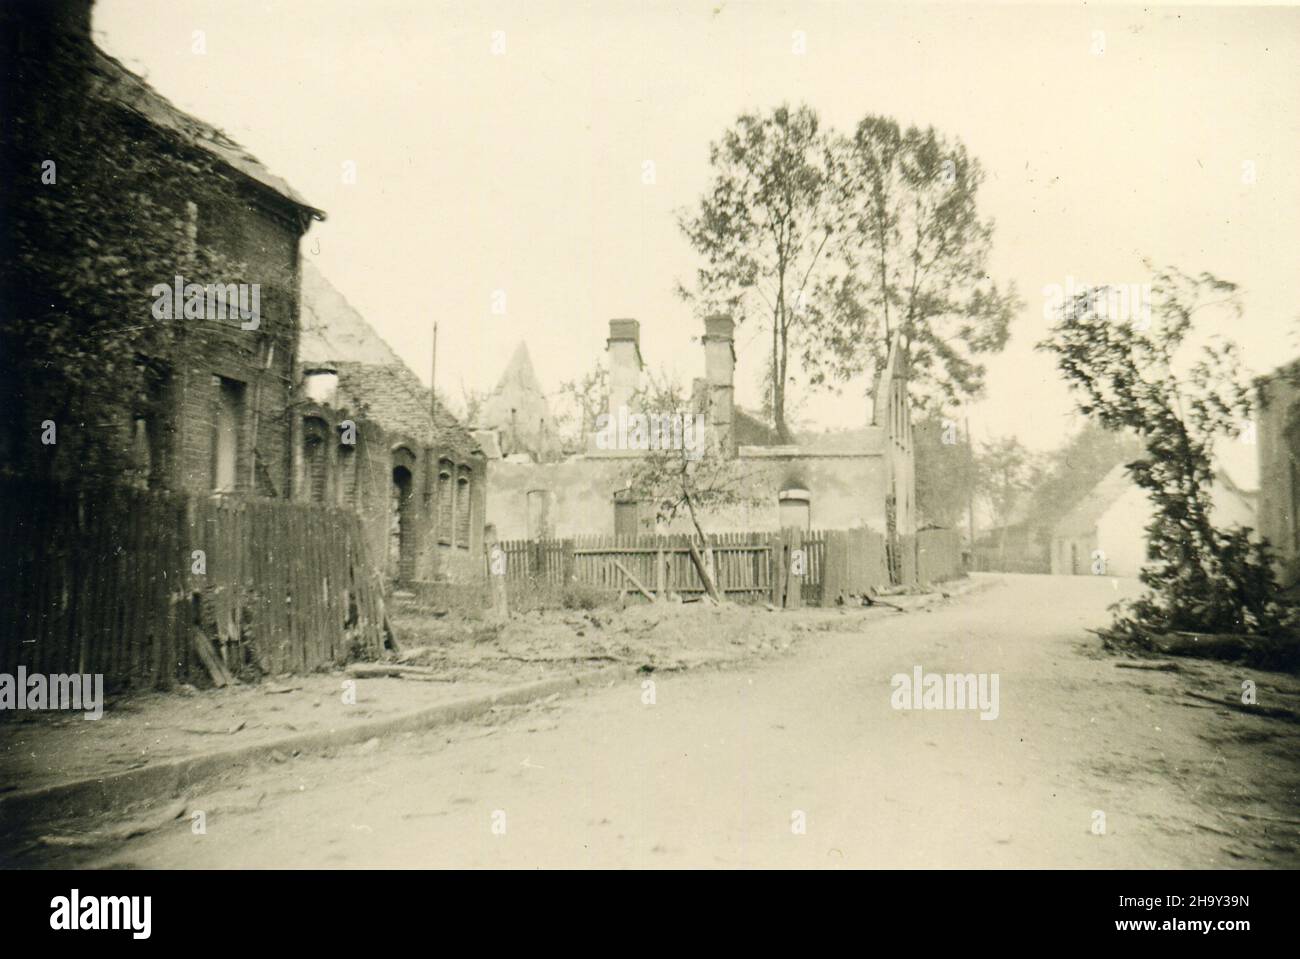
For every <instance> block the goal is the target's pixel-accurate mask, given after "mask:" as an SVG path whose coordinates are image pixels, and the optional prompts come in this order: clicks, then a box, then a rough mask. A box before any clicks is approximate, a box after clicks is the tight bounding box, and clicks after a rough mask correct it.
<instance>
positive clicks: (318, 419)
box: [296, 263, 486, 582]
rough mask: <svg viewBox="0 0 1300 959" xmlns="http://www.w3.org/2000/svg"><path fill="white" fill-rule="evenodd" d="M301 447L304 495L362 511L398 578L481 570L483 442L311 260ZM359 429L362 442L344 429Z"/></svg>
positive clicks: (374, 550) (306, 277)
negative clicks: (345, 438) (345, 436)
mask: <svg viewBox="0 0 1300 959" xmlns="http://www.w3.org/2000/svg"><path fill="white" fill-rule="evenodd" d="M302 272H303V281H302V292H303V321H302V339H301V344H300V348H299V372H300V376H301V378H302V381H303V383H304V384H305V394H306V396H305V405H304V406H303V408H302V409H301V411H300V417H299V422H300V423H301V433H300V437H299V440H298V442H297V444H296V449H297V450H298V451H299V453H298V462H299V471H300V472H301V473H302V475H303V476H304V477H305V479H304V487H305V488H306V489H308V490H310V495H311V496H312V497H313V498H316V499H318V500H320V501H323V502H331V503H337V504H338V505H342V506H347V507H349V508H352V509H355V510H356V511H358V512H359V513H360V514H361V517H362V521H363V524H364V526H365V529H366V535H367V538H368V540H369V542H370V549H371V554H372V555H374V556H382V557H385V568H386V571H387V573H388V576H389V577H390V578H391V579H393V580H396V581H399V582H413V581H432V580H443V579H450V580H464V579H469V578H473V577H474V576H476V575H478V574H479V572H480V571H481V569H482V565H483V518H484V510H485V503H484V500H485V492H486V489H485V481H486V479H485V472H486V471H485V464H486V460H485V459H484V456H483V454H482V452H481V451H480V448H479V444H478V442H477V440H476V439H475V438H474V437H473V436H471V435H470V433H469V432H468V431H467V430H466V429H465V428H464V427H463V426H461V424H460V423H459V422H458V421H457V420H456V418H455V417H454V416H453V415H452V414H451V413H450V412H449V411H448V409H447V405H446V403H445V402H444V401H442V400H441V399H439V401H438V403H437V404H436V412H435V404H433V403H432V400H431V396H430V391H429V389H428V388H427V387H425V386H424V385H423V384H422V383H421V382H420V380H419V377H417V376H416V375H415V373H414V372H413V371H412V370H411V369H410V367H408V366H407V365H406V364H405V363H404V362H402V360H401V359H400V358H399V357H398V356H397V354H396V353H394V352H393V350H392V348H391V347H389V346H388V344H387V343H385V342H384V340H383V339H382V338H381V337H380V336H379V334H378V333H376V332H375V330H374V329H373V328H372V327H371V326H370V324H369V323H367V322H366V321H365V319H364V318H363V317H362V316H361V314H360V313H358V312H357V311H356V310H355V309H354V308H353V307H352V306H351V305H350V304H349V303H348V302H347V300H345V299H344V298H343V296H342V295H341V294H339V292H338V291H337V290H335V289H334V288H333V287H332V286H331V285H330V284H329V282H328V281H327V280H326V279H325V278H324V276H322V275H321V273H320V271H319V270H317V269H316V268H315V267H314V266H313V265H312V264H310V263H305V264H304V265H303V271H302ZM345 420H350V421H352V422H354V423H357V424H360V428H359V429H358V431H357V436H356V439H357V442H356V444H355V445H354V446H353V445H349V444H346V443H343V442H341V433H340V429H339V424H340V423H342V422H343V421H345Z"/></svg>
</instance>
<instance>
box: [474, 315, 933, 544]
mask: <svg viewBox="0 0 1300 959" xmlns="http://www.w3.org/2000/svg"><path fill="white" fill-rule="evenodd" d="M640 332H641V331H640V324H639V323H638V322H637V321H636V320H631V319H616V320H611V321H610V324H609V338H608V340H607V341H606V364H607V367H608V370H609V394H608V404H607V407H606V410H607V413H608V416H609V417H610V422H615V421H617V420H618V418H619V417H620V415H624V416H626V411H627V410H629V408H631V407H635V405H636V402H637V401H636V399H635V397H636V396H637V393H638V390H639V387H640V385H641V383H642V380H643V377H644V364H643V360H642V356H641V342H640ZM733 335H734V325H733V322H732V320H730V319H729V318H727V317H719V316H715V317H710V318H709V319H708V320H707V321H706V323H705V329H704V336H703V346H704V349H703V353H704V370H705V375H704V377H703V378H702V379H701V380H697V381H696V383H695V388H694V391H693V405H694V407H695V410H696V411H699V412H701V413H702V414H703V415H704V417H705V422H706V428H707V430H708V431H709V434H710V436H711V437H714V438H716V439H717V441H718V442H719V443H720V445H721V447H722V449H723V450H724V451H725V453H726V454H727V455H730V456H733V457H734V458H735V459H736V460H737V461H739V462H740V463H741V464H742V467H743V469H742V472H743V473H744V474H745V476H746V477H747V479H746V483H747V484H748V493H749V494H750V495H748V496H747V497H746V498H747V499H749V500H750V502H747V503H746V504H744V505H740V506H736V507H734V508H729V509H727V510H724V511H717V512H713V513H711V514H710V515H709V517H708V524H709V529H710V531H711V532H712V531H716V532H729V531H737V532H739V531H762V530H769V531H774V530H777V529H781V528H783V527H789V526H795V527H800V528H803V529H809V528H826V529H848V528H853V527H870V528H872V529H874V530H876V531H877V532H879V533H882V534H887V535H906V534H910V533H914V532H915V531H916V518H915V500H916V495H915V478H914V468H913V453H912V445H911V444H912V429H911V414H910V409H909V406H908V401H907V388H906V382H905V377H904V369H903V366H902V357H901V351H900V349H899V346H898V343H897V342H895V343H894V344H893V347H892V348H891V350H890V353H889V361H888V364H887V366H886V368H885V370H884V371H883V373H882V375H881V377H880V379H879V381H878V382H877V384H876V390H875V394H874V402H873V403H872V404H870V405H869V407H868V408H866V409H864V410H863V413H864V420H865V424H864V425H863V426H862V427H861V428H859V429H856V430H851V431H845V432H841V433H826V434H813V435H807V436H802V437H799V438H797V439H796V441H795V442H793V443H781V442H780V441H779V438H778V436H777V434H776V431H775V430H774V429H772V427H771V426H769V425H767V424H765V423H763V422H762V421H761V420H760V419H759V418H757V417H755V416H753V415H751V414H749V413H745V412H744V411H742V410H740V409H738V408H737V406H736V404H735V399H734V392H735V385H734V377H735V362H736V356H735V347H734V342H733ZM620 411H623V413H622V414H621V412H620ZM632 412H633V413H636V410H635V409H632ZM654 412H658V413H661V414H665V413H669V414H670V413H676V412H678V411H671V410H666V411H654ZM643 455H644V453H643V452H642V451H641V450H639V449H634V448H608V444H606V446H605V448H601V446H600V444H598V443H597V442H596V441H595V438H594V437H592V438H591V442H589V443H588V446H587V450H586V452H585V453H583V454H581V455H576V456H572V457H569V458H568V459H565V460H563V461H562V462H552V463H533V462H510V461H509V460H506V459H500V460H492V461H491V463H490V465H489V474H490V477H491V479H490V487H489V493H488V521H489V522H490V523H492V524H493V525H494V526H495V527H496V529H497V532H498V533H499V534H500V535H501V537H502V538H503V539H524V538H536V537H540V536H575V535H583V534H616V535H634V534H636V533H640V532H648V531H652V530H653V529H654V528H655V516H654V512H653V508H652V505H651V504H649V503H643V502H638V501H637V500H636V499H635V498H634V497H633V496H631V495H629V493H628V489H629V483H630V479H631V475H632V473H633V471H634V469H635V467H636V465H637V459H638V458H639V457H641V456H643Z"/></svg>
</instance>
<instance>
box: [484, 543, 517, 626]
mask: <svg viewBox="0 0 1300 959" xmlns="http://www.w3.org/2000/svg"><path fill="white" fill-rule="evenodd" d="M483 542H484V543H486V544H487V547H486V550H487V571H488V592H489V594H490V595H491V597H492V614H491V618H492V619H494V620H497V621H498V622H504V621H505V620H507V619H509V618H510V607H509V604H508V602H507V599H506V552H505V550H504V549H502V548H501V544H500V543H499V542H497V530H496V527H495V526H494V525H492V524H491V523H489V524H488V525H487V526H486V527H485V528H484V530H483Z"/></svg>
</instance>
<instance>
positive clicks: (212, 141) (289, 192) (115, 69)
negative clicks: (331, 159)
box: [91, 47, 325, 220]
mask: <svg viewBox="0 0 1300 959" xmlns="http://www.w3.org/2000/svg"><path fill="white" fill-rule="evenodd" d="M91 78H92V86H91V90H92V96H97V97H101V98H103V99H105V100H108V101H111V102H113V103H116V104H117V105H119V106H122V107H126V108H127V109H129V110H131V111H133V112H135V113H137V114H139V115H140V116H142V117H144V118H145V119H146V120H147V121H149V123H151V124H153V125H154V126H156V127H159V128H160V129H163V130H166V131H168V132H170V133H172V134H174V135H176V136H178V137H180V138H181V139H182V140H184V141H185V142H186V143H188V144H190V145H191V146H194V147H197V148H198V149H200V150H203V151H205V152H206V153H208V154H210V155H212V156H214V157H216V158H217V159H218V160H220V161H221V162H222V163H224V164H226V165H227V166H228V167H230V168H231V169H233V170H235V171H237V172H239V173H242V174H243V175H244V176H246V177H248V178H249V179H251V180H253V181H254V182H256V183H259V184H261V185H262V186H264V187H266V188H268V189H270V190H273V191H274V192H275V193H278V194H279V195H280V196H282V197H283V198H284V199H286V200H288V201H289V202H290V203H293V204H295V205H296V206H298V207H300V208H302V209H303V210H304V211H306V212H307V213H308V214H310V215H311V216H312V217H314V218H316V219H318V220H323V219H325V213H324V212H323V211H322V210H319V209H317V208H316V207H314V206H312V205H311V204H310V203H308V202H307V201H306V200H304V199H303V198H302V197H301V196H299V195H298V194H297V193H296V192H294V189H293V187H291V186H289V184H288V183H286V182H285V181H284V180H282V179H280V177H278V176H276V175H275V174H274V173H272V172H271V171H270V170H268V169H267V168H266V167H264V166H263V165H262V164H261V163H260V162H259V161H258V159H257V157H255V156H253V155H252V154H251V153H249V152H248V151H247V150H245V149H244V148H243V147H241V146H240V145H239V144H238V143H236V142H235V141H234V140H232V139H230V138H229V137H228V136H226V135H225V134H224V133H222V132H221V131H220V130H218V129H217V128H216V127H214V126H212V125H211V124H208V123H204V122H203V121H202V120H199V119H196V118H195V117H192V116H190V115H189V114H188V113H185V112H184V111H182V110H180V109H179V108H177V107H176V106H175V105H174V104H173V103H172V102H171V101H170V100H168V99H167V98H166V97H164V96H163V95H162V94H160V93H159V92H158V91H157V90H155V89H154V88H153V87H151V86H150V85H149V84H148V83H147V82H145V80H144V79H143V78H142V77H138V76H136V75H135V74H134V73H132V72H131V71H130V70H128V69H127V68H126V67H124V66H123V65H122V64H121V63H120V62H118V61H117V60H115V59H114V58H113V57H110V56H109V55H108V54H107V53H105V52H104V51H102V50H100V49H99V48H98V47H95V48H94V54H93V60H92V63H91Z"/></svg>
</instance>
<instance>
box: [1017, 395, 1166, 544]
mask: <svg viewBox="0 0 1300 959" xmlns="http://www.w3.org/2000/svg"><path fill="white" fill-rule="evenodd" d="M1142 450H1143V446H1142V441H1141V440H1139V439H1138V438H1137V437H1136V436H1134V435H1133V434H1132V433H1131V432H1112V431H1110V430H1107V429H1106V428H1105V427H1103V426H1101V425H1100V424H1099V423H1097V422H1095V421H1092V420H1089V421H1087V422H1086V423H1085V424H1084V426H1083V428H1082V429H1081V430H1079V432H1077V433H1075V434H1074V435H1073V436H1071V437H1070V439H1069V440H1067V441H1066V442H1065V444H1064V445H1062V446H1061V447H1060V449H1057V450H1054V451H1053V452H1051V453H1049V454H1048V455H1047V457H1046V462H1045V463H1044V464H1043V468H1042V470H1041V472H1040V473H1039V475H1038V476H1037V477H1035V479H1034V481H1033V483H1032V484H1031V485H1032V487H1033V498H1032V501H1031V503H1030V514H1031V516H1032V517H1033V522H1034V523H1035V524H1036V525H1038V526H1040V527H1042V528H1044V529H1051V527H1053V526H1055V525H1056V524H1057V522H1059V521H1060V520H1061V518H1062V517H1064V516H1065V514H1066V513H1068V512H1069V511H1070V510H1071V509H1072V508H1074V506H1075V505H1076V504H1078V502H1079V501H1080V500H1082V499H1083V498H1084V497H1085V496H1087V495H1088V493H1089V492H1090V491H1091V490H1092V489H1093V487H1095V486H1096V485H1097V484H1098V483H1099V482H1101V480H1102V477H1104V476H1105V475H1106V474H1107V473H1109V472H1110V471H1111V470H1112V469H1114V468H1115V467H1116V466H1118V465H1120V464H1121V463H1128V462H1129V461H1131V460H1134V459H1137V458H1138V457H1139V456H1141V455H1142Z"/></svg>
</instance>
